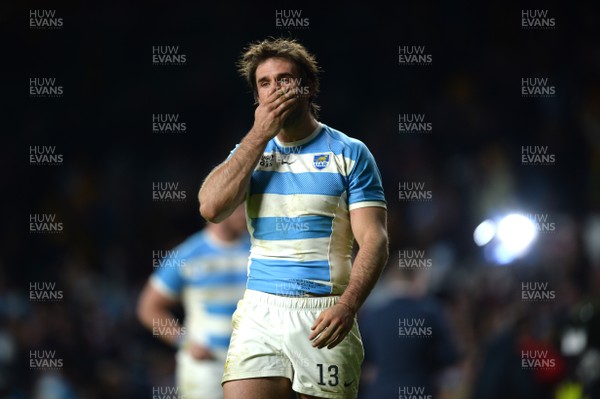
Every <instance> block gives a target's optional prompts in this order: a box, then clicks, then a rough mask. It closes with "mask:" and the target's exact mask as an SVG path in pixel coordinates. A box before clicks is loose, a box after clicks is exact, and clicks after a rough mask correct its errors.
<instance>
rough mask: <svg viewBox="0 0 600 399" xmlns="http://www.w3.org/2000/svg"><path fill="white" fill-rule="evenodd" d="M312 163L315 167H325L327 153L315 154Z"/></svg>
mask: <svg viewBox="0 0 600 399" xmlns="http://www.w3.org/2000/svg"><path fill="white" fill-rule="evenodd" d="M313 165H314V166H315V168H317V169H325V168H326V167H327V165H329V154H319V155H315V157H314V158H313Z"/></svg>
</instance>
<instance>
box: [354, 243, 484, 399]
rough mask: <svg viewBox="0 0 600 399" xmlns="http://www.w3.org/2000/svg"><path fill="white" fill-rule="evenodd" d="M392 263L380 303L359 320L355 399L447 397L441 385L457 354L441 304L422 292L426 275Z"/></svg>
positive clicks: (426, 281) (425, 289)
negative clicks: (360, 379) (361, 350)
mask: <svg viewBox="0 0 600 399" xmlns="http://www.w3.org/2000/svg"><path fill="white" fill-rule="evenodd" d="M396 253H397V251H396ZM398 264H399V262H398V257H397V256H395V259H394V261H392V262H390V266H389V267H388V268H387V273H386V275H385V279H384V280H383V281H385V283H383V284H381V287H382V288H381V289H380V291H383V292H385V297H386V300H384V301H382V302H381V303H380V304H379V305H377V306H373V307H371V308H369V309H366V310H365V315H364V317H363V318H361V321H362V323H361V324H362V326H363V328H362V333H363V339H364V344H365V352H366V354H367V355H366V359H365V364H364V368H365V372H363V376H364V377H365V382H366V384H365V387H364V388H365V389H364V390H363V391H362V394H361V398H365V399H378V398H389V397H400V398H411V397H415V398H417V397H422V398H445V397H451V396H450V395H449V394H448V392H447V391H448V390H447V389H445V387H444V383H445V382H446V380H447V379H448V378H447V376H448V375H452V373H451V371H454V369H453V366H456V365H457V362H458V361H459V359H460V357H459V356H460V355H459V351H458V348H457V346H456V344H455V341H454V339H453V337H452V334H451V330H450V325H449V324H448V321H447V320H446V317H445V314H444V309H443V307H442V305H441V304H440V303H439V302H438V301H437V300H436V299H435V298H434V297H433V296H431V295H429V294H428V293H427V286H428V278H429V271H428V270H427V269H426V268H408V267H400V268H399V267H398V266H397V265H398ZM383 281H382V282H383ZM361 316H362V315H361ZM444 377H446V378H444ZM395 395H399V396H395ZM482 397H486V396H482Z"/></svg>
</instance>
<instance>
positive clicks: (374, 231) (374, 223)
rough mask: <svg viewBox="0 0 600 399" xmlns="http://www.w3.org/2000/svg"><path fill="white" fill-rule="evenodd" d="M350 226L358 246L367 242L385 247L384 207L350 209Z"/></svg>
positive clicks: (385, 224) (385, 217) (385, 219)
mask: <svg viewBox="0 0 600 399" xmlns="http://www.w3.org/2000/svg"><path fill="white" fill-rule="evenodd" d="M350 226H351V227H352V233H353V234H354V238H355V239H356V242H357V243H358V245H359V247H360V246H363V245H365V244H367V243H372V244H378V245H385V246H386V247H387V240H388V239H387V211H386V209H385V208H383V207H379V206H367V207H361V208H355V209H353V210H351V211H350Z"/></svg>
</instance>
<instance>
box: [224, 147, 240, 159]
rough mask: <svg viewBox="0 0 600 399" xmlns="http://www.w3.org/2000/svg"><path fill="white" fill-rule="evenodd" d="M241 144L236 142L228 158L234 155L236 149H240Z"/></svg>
mask: <svg viewBox="0 0 600 399" xmlns="http://www.w3.org/2000/svg"><path fill="white" fill-rule="evenodd" d="M239 146H240V145H239V144H236V145H235V147H233V150H231V151H230V152H229V155H228V156H227V159H229V158H231V156H232V155H233V153H234V152H235V150H237V149H238V147H239Z"/></svg>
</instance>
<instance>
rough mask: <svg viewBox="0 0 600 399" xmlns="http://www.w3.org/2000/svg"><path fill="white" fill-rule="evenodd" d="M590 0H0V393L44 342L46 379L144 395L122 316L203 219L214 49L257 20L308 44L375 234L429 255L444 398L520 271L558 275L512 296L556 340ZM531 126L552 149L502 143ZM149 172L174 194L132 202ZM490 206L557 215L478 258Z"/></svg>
mask: <svg viewBox="0 0 600 399" xmlns="http://www.w3.org/2000/svg"><path fill="white" fill-rule="evenodd" d="M591 4H592V3H589V4H587V3H586V4H579V3H567V2H545V3H543V4H542V3H539V4H534V5H527V6H525V5H514V4H507V3H505V2H494V3H487V2H486V3H485V4H479V5H472V4H466V3H460V4H450V3H448V4H435V3H433V2H428V1H425V2H421V1H416V2H409V3H406V2H402V3H399V4H395V5H383V4H367V3H366V2H361V3H352V4H339V5H335V6H334V5H322V4H317V3H310V2H294V3H290V4H281V3H279V2H272V3H260V4H252V3H251V2H247V3H239V4H233V3H228V2H223V3H220V4H217V3H216V2H215V3H211V4H203V3H191V2H190V3H184V4H173V3H170V2H156V1H153V2H148V3H139V4H121V3H119V2H114V3H96V4H84V3H75V2H44V3H29V2H19V3H18V4H16V2H15V4H12V5H8V4H4V5H2V6H1V8H2V12H1V13H0V21H1V23H2V27H3V31H4V34H3V37H4V39H5V40H4V43H5V44H4V46H3V49H4V51H3V53H4V55H3V57H2V58H3V60H2V68H3V74H2V78H3V79H2V80H3V82H4V84H3V96H2V100H1V101H2V110H3V114H4V115H3V120H5V121H7V123H6V124H5V125H4V126H5V128H6V130H4V132H3V134H2V142H3V143H4V144H3V145H2V155H1V157H0V166H1V169H2V173H1V174H0V178H1V187H2V224H1V228H2V240H1V243H0V245H1V247H0V317H1V323H0V355H1V356H0V361H1V362H2V364H3V367H2V371H1V374H2V376H3V377H2V378H1V379H0V383H1V384H0V388H1V392H3V393H6V397H10V398H13V397H14V398H17V397H22V396H19V394H18V393H17V392H21V393H22V394H23V395H25V396H24V397H43V396H34V395H37V394H34V391H35V389H36V388H35V387H36V386H39V385H40V384H41V382H40V381H42V377H43V376H44V375H45V374H46V373H44V372H42V371H39V370H30V369H29V367H28V362H29V351H31V350H36V349H55V350H57V353H59V355H60V357H62V358H63V359H64V367H63V369H61V370H59V371H58V372H57V373H58V375H59V376H60V377H59V380H60V381H62V382H61V384H64V385H65V386H68V387H69V389H70V390H71V391H72V392H76V395H77V397H86V398H104V397H128V398H148V397H150V393H149V392H150V387H152V386H156V385H160V384H166V383H167V382H168V381H169V378H170V375H171V372H172V367H173V356H172V355H173V352H172V351H171V349H170V348H168V347H166V346H163V345H162V344H161V343H159V342H158V341H157V340H156V339H153V338H152V336H151V334H150V333H149V332H147V331H146V330H144V329H143V328H142V327H141V325H140V324H139V323H138V322H137V320H136V318H135V314H134V310H135V303H136V300H137V295H138V294H139V291H140V289H141V287H142V284H143V283H144V282H145V281H146V279H147V277H148V276H149V274H150V273H151V272H152V271H153V269H152V251H153V250H157V249H162V250H164V249H168V248H171V247H173V246H174V245H176V244H177V243H178V242H180V241H181V240H182V239H184V238H185V237H186V236H188V235H189V234H191V233H192V232H194V231H196V230H198V229H199V228H201V227H202V226H203V221H202V219H201V217H200V216H199V213H198V204H197V200H196V193H197V190H198V188H199V186H200V183H201V182H202V179H203V178H204V177H205V176H206V174H207V173H208V172H209V171H210V169H211V168H212V167H214V166H215V165H216V164H218V163H219V162H221V161H222V160H223V159H224V158H225V157H226V156H227V154H228V152H229V151H230V150H231V149H232V148H233V146H234V145H235V144H236V143H237V142H238V141H239V140H240V139H241V138H242V137H243V135H244V134H245V133H246V132H247V131H248V130H249V129H250V127H251V126H252V121H253V106H252V96H251V94H250V92H249V89H248V88H247V87H246V86H245V83H244V81H243V80H242V79H241V78H240V77H239V76H238V75H237V73H236V69H235V65H234V63H235V61H236V60H237V59H238V57H239V54H240V52H241V51H242V49H243V48H244V47H245V46H246V45H247V44H248V43H249V42H251V41H254V40H258V39H263V38H265V37H267V36H271V35H272V36H285V37H295V38H298V39H299V40H300V41H301V42H302V43H303V44H304V45H306V47H307V48H308V49H309V50H310V51H312V52H313V53H315V54H316V55H317V59H318V61H319V63H320V66H321V68H322V69H323V72H322V74H321V95H320V96H319V98H318V100H317V102H318V103H319V104H320V105H321V107H322V111H321V114H320V118H319V119H320V120H321V121H323V122H324V123H326V124H328V125H330V126H332V127H334V128H336V129H339V130H341V131H343V132H345V133H346V134H349V135H350V136H353V137H356V138H359V139H361V140H362V141H364V142H365V143H366V144H367V145H368V146H369V148H370V150H371V151H372V153H373V155H374V156H375V159H376V160H377V162H378V165H379V168H380V170H381V173H382V176H383V182H384V188H385V190H386V197H387V199H388V202H389V234H390V239H391V243H390V249H391V252H392V253H394V252H397V251H398V250H399V249H405V248H417V249H423V250H426V251H428V253H430V254H437V255H431V256H432V257H433V258H434V266H433V269H434V270H433V271H432V273H433V274H434V275H435V276H437V277H436V279H435V284H432V286H431V287H430V288H431V292H432V293H433V294H435V295H436V296H437V297H438V298H439V299H441V300H442V302H443V303H444V306H445V308H446V310H447V313H448V317H449V320H451V325H452V326H453V331H454V334H455V335H456V337H457V338H456V339H457V341H458V345H459V347H460V348H461V351H462V352H463V353H464V355H465V357H464V358H463V359H464V360H463V361H462V362H461V364H460V366H459V375H460V378H457V381H458V382H457V384H458V385H459V389H456V390H455V391H453V394H452V396H450V397H456V398H459V397H468V392H470V390H471V389H472V387H473V386H474V385H475V384H476V381H477V375H478V374H477V370H479V367H480V366H479V364H480V363H479V361H480V359H481V357H482V356H483V353H484V352H483V348H484V343H485V342H486V340H487V339H489V338H490V337H492V336H493V335H494V333H495V332H497V331H498V330H499V329H500V328H501V326H502V321H503V320H509V319H511V318H512V316H511V315H513V313H514V312H516V310H515V309H516V308H519V309H521V308H522V306H523V304H522V303H520V301H519V292H518V290H519V287H520V282H521V281H522V280H523V276H524V275H526V276H534V277H532V278H530V280H531V279H537V281H546V282H549V283H550V285H551V286H553V287H554V288H555V289H556V290H557V300H556V301H555V302H554V303H552V304H529V305H527V309H526V310H525V313H526V314H528V315H532V316H531V317H534V318H535V317H542V318H544V320H546V322H547V323H546V324H544V326H546V327H547V329H543V330H544V331H545V332H546V333H548V331H555V332H556V334H549V335H550V338H547V340H548V341H549V342H552V343H553V344H554V345H556V346H557V347H559V346H560V345H559V344H560V341H559V340H558V338H556V337H557V336H558V335H559V332H560V328H559V327H558V326H559V325H560V323H561V322H563V321H564V319H566V318H568V317H567V316H568V315H569V313H570V312H574V311H575V309H577V308H578V306H580V305H581V303H582V301H587V300H589V301H591V302H590V303H595V301H597V299H598V295H599V292H600V278H599V276H600V273H599V271H600V263H599V259H598V257H597V252H598V247H599V239H598V235H597V233H595V234H596V235H594V232H597V231H598V227H597V226H598V210H599V208H598V205H599V199H600V183H599V173H600V162H599V159H600V157H599V155H600V153H599V151H600V144H599V143H600V85H599V79H598V78H599V75H600V46H599V38H600V21H599V14H598V11H599V7H598V5H597V3H596V4H595V5H591ZM30 9H55V10H56V12H57V16H58V17H62V18H63V20H64V27H63V28H62V29H60V30H32V29H29V23H28V18H29V10H30ZM282 9H285V10H290V9H293V10H302V17H308V18H309V21H310V25H309V27H308V28H307V29H277V28H276V27H275V10H282ZM522 9H543V10H548V12H549V16H550V17H553V18H555V20H556V28H555V29H552V30H526V29H522V28H521V10H522ZM156 45H178V46H179V48H180V53H184V54H186V55H187V62H186V64H185V65H182V66H157V65H152V62H151V59H152V58H151V57H152V46H156ZM400 45H409V46H410V45H424V46H425V48H426V53H429V54H432V57H433V62H432V64H431V65H426V66H402V65H398V46H400ZM30 77H54V78H56V79H57V81H58V83H59V84H60V85H62V86H64V95H63V96H62V97H61V98H31V97H29V95H28V94H29V93H28V90H29V87H28V79H29V78H30ZM523 77H548V78H549V79H550V83H551V84H553V85H554V86H556V96H555V97H553V98H522V97H521V93H520V90H521V78H523ZM153 113H178V114H179V115H180V118H181V119H182V120H183V121H185V122H186V124H187V132H186V133H183V134H155V133H152V127H151V123H152V114H153ZM399 113H425V114H426V119H427V121H429V122H432V124H433V131H432V132H431V133H427V134H406V133H404V134H402V133H399V132H398V114H399ZM35 145H38V146H42V145H49V146H56V149H57V152H58V153H60V154H63V156H64V162H63V164H62V165H57V166H31V165H29V146H35ZM536 145H537V146H548V147H549V151H550V152H551V153H553V154H555V156H556V163H555V164H554V165H549V166H531V165H522V163H521V147H522V146H536ZM156 181H175V182H179V184H180V186H181V188H182V189H184V190H186V192H187V197H188V199H187V200H186V201H184V202H166V203H161V202H153V201H152V183H153V182H156ZM400 181H423V182H425V183H426V185H427V187H428V189H430V190H432V195H433V200H432V201H430V202H400V201H398V191H397V190H398V188H397V187H398V182H400ZM511 209H522V210H527V211H528V212H531V213H536V212H538V213H548V214H549V215H550V218H553V220H554V221H555V222H556V225H557V229H556V231H555V232H554V233H552V234H548V235H545V236H543V237H542V239H540V240H539V241H538V242H537V244H536V246H535V248H534V251H533V252H532V254H531V255H530V256H529V257H527V258H525V259H524V260H521V261H518V262H516V263H515V264H512V265H508V266H505V267H494V266H493V265H492V264H491V263H490V262H489V261H487V260H485V259H484V258H483V256H482V253H481V251H480V248H478V247H477V246H476V245H475V244H474V242H473V239H472V233H473V229H474V228H475V227H476V226H477V224H478V223H479V222H481V221H482V220H483V219H485V218H486V217H490V216H492V215H494V214H497V213H501V212H505V211H507V210H511ZM31 213H52V214H56V217H57V219H58V220H59V221H61V222H63V224H64V231H63V232H62V233H61V234H30V232H29V220H28V218H29V214H31ZM594 226H596V227H594ZM586 243H587V244H586ZM594 254H596V255H595V256H594ZM436 266H439V267H437V268H436ZM390 267H395V265H393V264H392V265H391V266H390ZM383 280H385V276H384V277H383ZM35 281H47V282H56V283H57V286H58V288H59V289H61V290H63V291H64V300H63V301H61V302H59V303H34V302H31V301H29V297H28V291H29V284H30V283H31V282H35ZM499 282H504V283H503V284H499ZM596 309H598V311H600V308H596ZM521 310H522V309H521ZM596 314H598V312H596ZM546 327H544V328H546ZM548 329H550V330H548ZM546 335H547V334H544V336H546ZM596 338H597V337H596ZM540 339H541V338H540ZM544 339H546V338H544ZM575 363H576V362H574V363H573V365H572V367H571V364H570V368H569V369H568V370H569V371H568V373H565V374H564V375H562V376H561V378H560V379H557V380H556V381H553V382H552V383H553V384H555V385H552V387H555V386H556V384H558V383H559V382H560V381H562V380H564V379H567V376H572V377H573V376H574V375H575V374H573V373H574V371H573V370H575ZM569 373H570V374H569ZM573 378H575V377H573ZM36 384H37V385H36ZM9 392H12V394H9ZM11 395H13V396H11ZM63 397H72V396H69V394H67V393H65V394H64V395H63Z"/></svg>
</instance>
